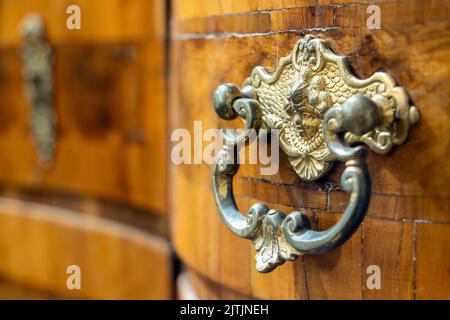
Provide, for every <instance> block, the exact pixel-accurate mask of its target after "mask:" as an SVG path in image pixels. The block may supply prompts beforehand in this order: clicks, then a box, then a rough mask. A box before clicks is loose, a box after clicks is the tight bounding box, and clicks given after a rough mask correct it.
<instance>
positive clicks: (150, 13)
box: [0, 0, 166, 213]
mask: <svg viewBox="0 0 450 320" xmlns="http://www.w3.org/2000/svg"><path fill="white" fill-rule="evenodd" d="M70 4H72V3H71V1H53V0H40V1H25V0H17V1H0V119H1V124H0V154H1V156H0V183H1V184H2V185H5V186H14V187H25V188H31V189H33V190H40V191H44V192H54V191H56V192H64V193H67V192H68V193H75V194H82V195H88V196H93V197H99V198H106V199H111V200H115V201H119V202H125V203H129V204H132V205H134V206H138V207H142V208H145V209H150V210H152V211H154V212H156V213H165V212H166V194H165V185H166V176H165V172H166V169H165V166H166V155H165V114H164V102H165V97H164V32H165V31H164V29H165V28H164V26H165V21H164V17H165V13H164V12H165V1H163V0H154V1H148V0H131V1H120V0H95V1H89V0H84V1H77V5H79V7H80V8H81V30H69V29H67V27H66V19H67V17H68V16H69V14H67V13H66V8H67V7H68V6H69V5H70ZM31 12H37V13H39V14H40V15H42V17H43V19H44V23H45V27H46V37H47V41H48V42H49V44H50V45H51V47H52V50H53V56H54V66H53V79H54V95H53V100H54V104H53V105H54V112H55V115H56V130H55V134H56V148H55V153H54V159H53V163H52V165H51V166H50V167H49V168H46V167H45V166H41V165H40V164H39V161H38V153H37V148H36V147H35V145H34V144H33V137H32V136H31V133H30V117H31V113H30V109H31V106H30V101H29V100H28V99H27V96H26V95H25V90H24V85H25V84H24V79H23V76H22V59H21V56H20V50H19V48H20V46H21V42H22V39H21V35H20V32H19V31H18V27H19V25H20V23H21V21H23V19H24V17H25V16H27V14H29V13H31Z"/></svg>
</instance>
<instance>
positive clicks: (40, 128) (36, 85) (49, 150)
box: [21, 13, 56, 167]
mask: <svg viewBox="0 0 450 320" xmlns="http://www.w3.org/2000/svg"><path fill="white" fill-rule="evenodd" d="M21 32H22V38H23V42H22V47H21V56H22V75H23V78H24V81H25V93H26V96H27V98H28V101H29V103H30V107H31V110H30V114H31V117H30V122H31V126H30V127H31V133H32V137H33V142H34V144H35V145H36V148H37V150H38V155H39V161H40V164H41V165H42V166H44V167H48V166H50V165H51V164H52V162H53V154H54V151H55V143H56V131H55V121H56V116H55V114H54V110H53V57H52V48H51V47H50V45H49V44H48V43H47V42H46V41H45V28H44V21H43V19H42V17H41V16H40V15H38V14H35V13H32V14H29V15H28V16H26V17H25V18H24V20H23V22H22V25H21Z"/></svg>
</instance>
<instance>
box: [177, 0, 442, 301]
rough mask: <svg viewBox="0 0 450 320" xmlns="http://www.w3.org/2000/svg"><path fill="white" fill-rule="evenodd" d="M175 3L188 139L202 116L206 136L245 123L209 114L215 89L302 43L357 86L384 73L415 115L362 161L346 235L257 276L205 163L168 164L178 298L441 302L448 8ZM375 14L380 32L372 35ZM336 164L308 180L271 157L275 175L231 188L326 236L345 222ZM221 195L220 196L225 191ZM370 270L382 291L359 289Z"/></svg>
mask: <svg viewBox="0 0 450 320" xmlns="http://www.w3.org/2000/svg"><path fill="white" fill-rule="evenodd" d="M369 5H376V8H375V9H373V8H371V9H369V8H368V7H369ZM172 7H173V13H172V14H173V16H172V24H171V25H172V30H171V35H172V38H171V64H170V68H171V79H170V110H169V114H170V116H169V123H170V128H169V129H170V130H174V129H176V128H187V129H188V130H190V131H191V132H193V131H194V121H202V126H203V130H206V129H209V128H243V127H244V126H243V124H242V121H240V120H239V119H236V120H233V121H225V120H223V119H221V118H220V117H219V115H218V114H217V113H216V112H215V110H214V107H213V102H212V96H213V94H214V92H215V91H216V88H217V87H218V86H219V85H221V84H223V83H235V84H237V85H241V84H242V83H243V82H244V80H245V79H246V78H247V77H249V76H250V75H251V71H252V69H253V68H254V67H256V66H263V67H264V68H265V69H267V70H269V71H271V72H273V71H275V70H276V68H277V66H278V67H279V66H280V64H281V61H280V60H279V59H280V58H281V57H285V56H288V55H289V54H290V53H291V51H292V50H293V48H294V47H295V45H296V43H297V41H299V40H300V39H303V38H304V37H305V36H306V35H307V34H311V35H312V36H313V37H315V38H317V39H322V40H324V41H326V42H327V43H328V46H329V47H330V48H331V50H332V51H333V52H335V53H336V54H337V55H340V56H347V57H348V62H349V65H350V68H351V69H350V71H351V72H352V73H353V74H354V75H355V76H356V77H358V78H362V79H365V78H368V77H370V76H371V75H372V74H374V73H375V72H377V71H382V72H386V73H389V74H390V75H392V77H393V79H394V80H395V82H396V83H397V84H398V85H399V86H401V87H403V88H404V89H405V90H406V92H407V94H408V97H409V100H410V101H409V104H410V105H411V106H412V105H413V106H415V107H416V108H417V109H416V110H418V112H416V111H414V112H410V118H409V121H410V122H411V124H412V123H413V122H416V120H419V114H420V120H419V121H417V123H416V124H415V125H414V126H412V127H411V128H410V130H409V134H408V138H407V140H406V141H405V143H404V144H402V145H401V146H396V147H395V148H393V149H392V150H391V151H390V152H389V153H387V154H385V155H381V154H379V153H376V152H372V151H369V152H368V158H367V168H368V172H369V174H370V176H371V187H372V196H371V199H370V204H369V208H368V211H367V215H366V217H365V219H364V220H363V222H362V223H361V225H360V227H359V228H358V229H357V230H356V231H355V232H354V234H353V235H352V236H351V237H350V239H348V241H346V242H345V243H344V244H343V245H342V246H340V247H339V248H336V249H333V250H330V251H328V252H325V253H322V254H316V255H309V254H305V255H302V256H300V257H298V258H297V259H296V260H295V261H293V262H292V261H288V262H286V263H284V264H283V265H281V266H278V268H276V269H275V270H273V271H271V272H269V273H260V272H258V271H257V270H256V268H255V263H256V262H255V253H256V252H255V249H254V246H253V245H252V243H251V241H249V240H247V239H243V238H240V237H237V236H236V235H235V234H233V232H231V231H230V230H229V228H227V226H226V225H225V223H224V222H223V221H222V219H221V217H220V215H219V212H218V209H217V207H216V201H215V200H214V190H213V186H212V174H211V172H212V171H211V165H209V164H201V165H200V164H199V165H172V166H171V167H170V173H171V174H170V183H171V189H172V190H171V192H170V212H171V220H172V222H171V225H172V230H171V235H172V239H173V243H174V246H175V249H176V252H177V253H178V255H179V256H180V258H181V260H182V262H183V263H184V266H185V273H184V274H183V275H182V277H181V278H180V280H179V288H180V290H181V291H182V292H185V296H187V297H191V296H195V295H196V296H198V297H200V298H207V299H208V298H263V299H448V298H450V258H449V255H448V247H449V245H450V237H449V233H450V225H449V222H450V210H449V203H450V202H449V201H450V197H449V196H450V194H449V188H448V186H447V185H448V180H449V178H450V171H449V170H450V169H449V168H450V166H449V162H448V161H449V160H448V158H449V157H450V149H449V139H448V132H449V118H448V115H449V107H450V105H449V103H450V102H449V101H450V81H449V80H450V46H449V40H450V1H447V0H440V1H439V0H431V1H425V0H409V1H397V0H380V1H367V2H364V3H362V2H361V1H354V0H318V1H317V0H292V1H253V0H249V1H231V0H229V1H228V0H211V1H206V2H205V1H200V0H190V1H185V0H183V1H181V0H179V1H178V0H175V1H173V3H172ZM374 10H375V11H374ZM376 12H378V13H379V14H380V16H379V18H381V20H380V26H379V28H369V23H368V19H369V17H371V16H372V15H373V14H374V13H376ZM299 50H301V49H299ZM319 54H320V53H319ZM314 62H317V61H316V60H314ZM317 63H318V62H317ZM257 74H260V73H257ZM255 81H257V82H258V81H261V80H260V79H259V80H255ZM247 84H248V82H247ZM241 88H242V87H241ZM261 90H262V89H261ZM231 91H232V90H231ZM257 92H259V91H257ZM355 92H356V91H355ZM258 94H259V93H258ZM238 95H240V96H244V97H246V98H254V97H255V96H254V95H252V93H251V92H250V94H247V95H246V94H245V93H239V94H238ZM261 98H262V96H260V95H258V96H257V100H258V99H259V102H261ZM218 103H219V105H220V101H219V102H218ZM261 103H262V102H261ZM219 111H220V110H219ZM396 112H397V111H396ZM222 115H223V114H222ZM397 115H398V112H397ZM397 115H396V116H397ZM226 116H227V115H226V114H225V115H223V117H226ZM229 118H231V116H230V117H229ZM413 118H414V119H413ZM265 121H266V122H267V120H265ZM344 168H345V165H344V164H343V163H339V162H338V163H336V164H335V165H334V166H333V167H332V168H331V170H330V171H329V172H328V173H327V174H326V175H324V176H323V177H321V178H319V179H316V180H315V181H311V182H308V181H305V179H300V178H299V176H298V175H297V174H296V172H295V171H294V170H293V169H292V166H291V165H290V163H289V158H288V157H287V156H286V155H285V154H284V153H283V152H281V159H280V170H279V172H278V173H277V174H275V175H272V176H262V175H261V174H260V171H259V167H258V165H251V164H242V165H241V167H240V170H239V171H238V173H237V175H236V176H235V177H234V185H233V190H232V192H233V194H234V197H235V200H236V202H237V204H238V207H239V208H240V210H241V212H243V213H246V212H247V211H248V209H249V208H250V207H251V206H252V205H253V204H255V203H256V202H261V203H265V204H267V205H268V206H269V207H270V208H275V209H278V210H282V211H284V212H285V213H286V214H287V213H289V212H291V211H293V210H301V211H302V212H304V213H305V214H306V215H307V216H308V217H309V219H310V221H311V224H312V227H313V229H316V230H325V229H327V228H329V227H330V226H333V225H335V224H336V223H337V221H339V220H340V219H341V218H342V213H343V211H344V209H345V208H346V206H347V203H348V201H349V196H348V194H347V193H346V192H344V191H343V190H342V187H341V181H340V177H341V173H342V172H343V170H344ZM220 187H221V185H220V183H219V190H218V195H217V194H216V196H217V197H219V198H220V197H222V195H221V193H222V192H225V191H221V189H220ZM244 220H245V219H244ZM248 221H252V220H251V219H250V220H248V219H247V222H248ZM243 223H244V222H243ZM248 223H251V222H248ZM279 246H282V244H279ZM272 249H273V250H275V249H276V247H272V248H269V249H268V250H272ZM373 266H375V268H377V267H378V268H379V271H380V273H379V275H380V276H381V287H380V288H373V287H370V286H368V285H367V282H368V280H370V279H369V277H370V276H371V275H372V274H373V272H374V271H373V270H374V267H373Z"/></svg>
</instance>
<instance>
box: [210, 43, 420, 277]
mask: <svg viewBox="0 0 450 320" xmlns="http://www.w3.org/2000/svg"><path fill="white" fill-rule="evenodd" d="M213 103H214V107H215V110H216V112H217V114H218V115H219V116H220V117H221V118H223V119H227V120H231V119H233V118H235V117H237V116H239V117H241V118H242V119H244V120H245V130H244V132H242V133H241V134H239V135H237V134H235V135H230V134H229V133H227V134H226V135H224V140H225V142H226V144H225V146H224V147H223V149H222V150H221V151H220V152H219V154H218V156H217V158H216V162H215V164H214V167H213V187H214V195H215V200H216V204H217V207H218V210H219V213H220V215H221V217H222V219H223V221H224V222H225V224H226V226H227V227H228V228H229V229H230V230H231V231H232V232H233V233H235V234H236V235H238V236H240V237H243V238H247V239H250V240H252V241H253V244H254V246H255V248H256V251H257V254H256V269H257V270H258V271H259V272H263V273H264V272H270V271H272V270H273V269H275V268H276V267H277V266H279V265H281V264H283V263H284V262H285V261H286V260H295V259H296V258H297V256H299V255H302V254H307V253H322V252H326V251H328V250H330V249H332V248H335V247H338V246H339V245H341V244H343V243H344V242H345V241H346V240H347V239H348V238H350V237H351V235H352V234H353V233H354V232H355V230H356V229H357V228H358V227H359V225H360V224H361V222H362V220H363V219H364V216H365V215H366V211H367V207H368V205H369V200H370V194H371V184H370V177H369V174H368V171H367V167H366V161H365V158H366V151H367V148H366V147H365V146H362V145H361V144H365V145H367V146H368V147H369V148H370V149H372V150H373V151H375V152H377V153H380V154H385V153H387V152H389V151H390V150H391V148H392V147H393V146H394V145H400V144H402V143H403V142H405V140H406V138H407V135H408V131H409V127H410V126H411V125H413V124H414V123H416V122H417V121H418V120H419V113H418V110H417V109H416V108H415V107H414V106H410V105H409V99H408V96H407V94H406V92H405V90H404V89H403V88H402V87H399V86H396V83H395V81H394V80H393V78H392V77H391V76H389V75H388V74H387V73H384V72H376V73H374V74H373V75H372V76H371V77H369V78H368V79H358V78H356V77H355V76H353V75H352V73H351V71H350V69H349V67H348V65H347V62H346V60H345V57H342V56H338V55H336V54H334V53H333V52H332V51H331V50H330V49H329V48H328V46H327V43H326V42H325V41H324V40H321V39H316V38H314V37H313V36H311V35H307V36H305V38H303V39H301V40H300V41H298V42H297V43H296V44H295V46H294V49H293V50H292V52H291V53H290V55H288V56H287V57H284V58H281V59H280V62H279V65H278V68H277V70H276V71H275V72H274V73H272V74H270V73H268V72H266V71H265V70H264V69H263V68H262V67H256V68H255V69H254V70H253V72H252V74H251V76H250V77H249V78H248V79H247V80H246V81H245V82H244V86H243V89H239V88H238V87H237V86H236V85H233V84H223V85H220V86H219V87H218V88H217V90H216V92H215V94H214V97H213ZM314 120H315V121H314ZM314 123H315V124H316V125H315V126H314ZM260 128H267V129H272V130H273V129H279V130H280V131H279V140H280V146H281V149H282V150H283V151H284V152H285V153H286V154H287V155H288V158H289V161H290V163H291V165H292V167H293V169H294V170H295V172H296V173H297V174H298V176H299V177H300V178H301V179H303V180H306V181H312V180H316V179H318V178H319V177H321V176H323V175H324V174H326V173H327V171H328V170H329V169H330V168H331V165H332V163H333V162H334V161H338V160H339V161H343V162H344V163H345V170H344V172H343V173H342V176H341V183H342V187H343V189H344V190H345V191H346V192H348V193H350V200H349V203H348V205H347V208H346V209H345V212H344V214H343V215H342V217H341V219H340V220H339V222H338V223H336V224H335V225H334V226H333V227H331V228H329V229H327V230H324V231H314V230H312V229H311V227H310V223H309V220H308V218H307V217H306V215H305V214H304V213H302V212H299V211H294V212H291V213H290V214H289V215H285V213H283V212H281V211H278V210H274V209H269V208H268V207H267V206H266V205H264V204H261V203H256V204H254V205H253V206H252V207H251V209H250V211H249V212H248V214H247V215H246V216H244V215H242V214H241V213H240V212H239V209H238V208H237V206H236V203H235V200H234V196H233V189H232V182H233V176H234V175H235V174H236V173H237V171H238V169H239V164H238V161H236V160H237V159H236V154H237V149H238V148H239V146H240V145H242V142H243V141H244V140H245V139H246V136H245V133H246V132H247V131H248V130H251V129H255V130H259V129H260ZM356 143H358V145H356V146H355V144H356Z"/></svg>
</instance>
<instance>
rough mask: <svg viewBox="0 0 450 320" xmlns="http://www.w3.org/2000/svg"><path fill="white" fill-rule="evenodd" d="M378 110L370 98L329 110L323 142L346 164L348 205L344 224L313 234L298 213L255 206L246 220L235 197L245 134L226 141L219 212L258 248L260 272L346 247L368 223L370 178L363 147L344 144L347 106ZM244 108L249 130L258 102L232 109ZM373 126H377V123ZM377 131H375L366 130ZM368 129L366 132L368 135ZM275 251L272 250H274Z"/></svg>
mask: <svg viewBox="0 0 450 320" xmlns="http://www.w3.org/2000/svg"><path fill="white" fill-rule="evenodd" d="M355 105H356V106H358V105H359V106H360V107H364V108H367V106H371V107H372V108H377V107H376V105H375V104H374V103H373V102H372V101H371V99H370V98H366V97H365V96H356V97H354V98H351V99H349V100H348V101H347V103H346V104H344V106H343V107H334V108H332V109H330V110H329V111H328V112H327V113H326V115H325V117H324V120H323V121H324V127H325V128H326V130H325V132H326V134H325V138H326V141H327V144H328V145H329V147H330V149H331V151H332V152H333V153H335V154H336V156H338V157H339V159H340V160H342V161H345V162H346V168H345V170H344V172H343V173H342V176H341V181H342V185H343V189H344V190H345V191H346V192H348V193H350V201H349V203H348V205H347V208H346V209H345V211H344V214H343V216H342V218H341V219H340V221H339V222H338V223H337V224H336V225H334V226H333V227H331V228H329V229H328V230H325V231H314V230H311V228H310V224H309V221H308V219H307V217H306V215H304V214H303V213H302V212H298V211H294V212H292V213H291V214H289V215H288V216H286V215H285V214H284V213H283V212H281V211H277V210H270V209H269V208H268V207H267V206H266V205H264V204H261V203H257V204H254V205H253V206H252V207H251V209H250V211H249V212H248V213H247V215H246V216H243V215H242V214H241V212H240V211H239V209H238V207H237V205H236V202H235V200H234V196H233V177H234V175H235V174H236V173H237V171H238V169H239V164H238V161H237V154H238V146H239V144H240V143H241V142H242V137H243V136H244V135H243V134H242V133H241V134H240V135H239V136H235V137H233V138H232V137H230V136H227V137H226V141H227V142H228V144H227V145H225V147H224V148H223V149H222V150H221V151H220V152H219V154H218V156H217V158H216V163H215V165H214V167H213V181H214V195H215V200H216V204H217V207H218V209H219V213H220V215H221V217H222V220H223V221H224V222H225V224H226V225H227V227H228V228H229V229H230V230H231V231H232V232H233V233H234V234H236V235H238V236H240V237H243V238H247V239H251V240H253V241H254V243H255V245H256V250H257V251H258V253H257V257H256V260H257V270H258V271H260V272H269V271H271V270H273V269H274V268H275V267H277V266H278V265H280V264H282V263H284V262H285V261H286V260H293V259H294V258H295V257H296V256H298V255H300V254H304V253H322V252H325V251H328V250H330V249H332V248H335V247H337V246H339V245H341V244H342V243H344V242H345V241H346V240H347V239H348V238H349V237H350V236H351V235H352V234H353V233H354V232H355V230H356V229H357V228H358V227H359V225H360V223H361V221H362V220H363V219H364V216H365V214H366V210H367V207H368V204H369V199H370V178H369V175H368V173H367V168H366V165H365V154H366V153H365V149H364V148H363V147H361V146H357V147H350V146H348V145H346V144H345V142H344V141H343V134H344V133H345V129H346V128H345V124H346V123H347V122H348V123H353V121H354V120H355V119H353V118H352V116H351V114H350V116H351V119H347V118H345V117H344V116H345V115H346V114H348V113H344V112H342V110H343V108H345V109H347V108H352V107H354V106H355ZM238 106H240V110H241V111H242V110H245V112H241V113H240V115H241V116H242V117H243V118H244V119H245V122H246V124H247V125H246V128H245V129H244V131H243V132H247V131H248V130H250V129H251V127H250V126H251V125H250V124H252V123H258V121H259V120H258V119H256V118H255V117H257V115H258V114H259V112H258V111H257V110H256V109H257V108H259V104H258V102H257V101H256V100H252V99H247V98H243V99H237V100H234V102H232V104H231V107H232V108H237V107H238ZM372 122H373V125H372V126H374V125H376V123H377V121H376V119H375V120H374V121H372ZM368 129H370V130H371V129H373V128H368ZM370 130H368V131H370ZM274 248H275V249H276V250H273V249H274Z"/></svg>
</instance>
